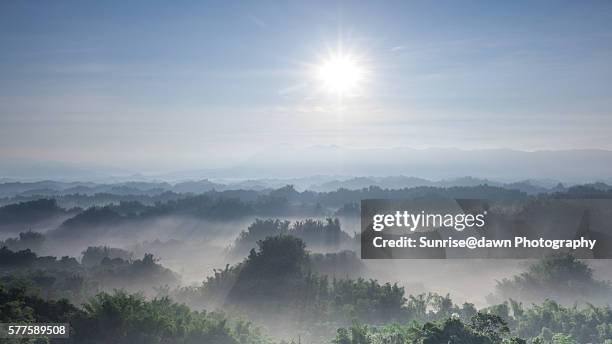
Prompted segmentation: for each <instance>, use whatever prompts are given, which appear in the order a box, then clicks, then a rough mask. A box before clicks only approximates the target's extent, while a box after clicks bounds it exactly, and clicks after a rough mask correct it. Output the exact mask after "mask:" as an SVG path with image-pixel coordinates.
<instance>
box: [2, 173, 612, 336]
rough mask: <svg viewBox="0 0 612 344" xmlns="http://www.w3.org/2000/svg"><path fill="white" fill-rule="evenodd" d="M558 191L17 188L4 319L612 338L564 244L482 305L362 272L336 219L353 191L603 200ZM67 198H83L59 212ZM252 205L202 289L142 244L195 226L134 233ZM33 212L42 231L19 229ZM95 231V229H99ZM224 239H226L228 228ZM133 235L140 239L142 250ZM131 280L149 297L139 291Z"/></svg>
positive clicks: (7, 224) (224, 332) (175, 244)
mask: <svg viewBox="0 0 612 344" xmlns="http://www.w3.org/2000/svg"><path fill="white" fill-rule="evenodd" d="M132 186H133V187H134V188H139V187H144V186H138V185H132ZM132 186H131V187H132ZM80 187H81V186H75V188H77V189H78V188H80ZM160 187H161V188H162V189H164V188H166V186H160ZM77 189H75V190H77ZM558 189H559V190H562V191H559V192H556V193H551V194H547V195H539V196H528V195H527V194H526V193H524V192H521V191H517V190H509V189H506V188H501V187H493V186H486V185H481V186H474V187H451V188H439V187H431V186H429V187H416V188H409V189H400V190H388V189H381V188H378V187H369V188H365V189H359V190H346V189H340V190H337V191H331V192H312V191H304V192H298V191H296V190H295V189H294V188H293V187H290V186H287V187H283V188H280V189H275V190H258V191H254V190H235V191H232V190H225V191H214V190H207V191H203V193H202V194H188V193H177V192H178V190H179V189H176V190H175V189H173V190H172V191H163V192H160V191H159V190H157V191H156V190H148V191H146V192H140V193H136V194H130V192H129V187H128V188H122V191H121V192H117V193H108V194H96V193H88V194H87V195H85V194H70V193H62V194H61V195H60V196H57V197H55V199H53V200H50V199H40V200H39V199H38V198H36V196H35V195H34V194H31V195H24V194H22V195H21V196H18V197H19V200H20V201H22V202H21V203H16V202H14V201H15V199H16V198H15V199H12V201H13V202H12V204H10V205H7V206H4V207H0V227H1V228H0V230H1V231H7V232H14V233H17V232H21V233H19V235H18V237H15V238H8V239H5V240H4V241H2V242H0V322H10V321H20V322H70V324H71V325H72V326H73V332H72V333H73V335H72V336H71V339H70V341H69V342H71V343H91V344H98V343H110V342H112V343H168V344H171V343H172V344H173V343H223V344H225V343H236V344H238V343H240V344H249V343H252V344H255V343H262V344H263V343H272V342H273V340H272V339H270V338H268V337H266V335H270V336H273V338H275V340H280V339H283V338H284V339H286V340H287V341H294V342H296V343H298V342H302V343H331V342H333V343H336V344H353V343H359V344H365V343H371V344H375V343H376V344H378V343H381V344H382V343H385V344H392V343H449V342H450V343H472V344H473V343H491V344H509V343H529V344H548V343H554V344H560V343H563V344H567V343H581V344H582V343H593V344H611V343H612V311H611V310H610V308H609V307H608V306H606V305H607V304H609V303H610V300H611V299H612V287H611V286H610V283H609V282H606V281H599V280H596V279H595V278H594V276H593V271H592V270H591V268H590V267H589V266H588V265H587V264H586V263H584V262H581V261H579V260H576V259H574V258H573V257H571V256H554V257H548V258H546V259H543V260H540V261H537V262H534V263H533V264H532V265H530V266H529V267H528V268H527V269H526V270H525V271H524V272H523V273H519V274H517V275H516V276H513V277H509V278H504V279H501V280H500V281H499V282H498V283H497V286H496V287H495V289H494V290H493V292H492V294H491V295H490V296H489V298H488V300H489V304H490V305H492V306H490V307H486V308H481V309H478V308H477V307H476V306H475V305H474V304H471V303H469V302H466V303H460V304H455V302H454V301H453V299H452V298H451V297H450V295H448V294H447V295H441V294H437V293H432V292H425V293H421V294H418V292H417V293H416V294H415V295H408V294H406V292H405V290H404V288H403V287H401V286H400V284H397V283H392V282H391V283H389V282H386V281H385V280H386V279H385V280H383V281H382V282H379V281H378V280H374V279H371V278H366V277H363V276H368V275H367V272H366V271H367V269H366V266H365V264H364V262H363V261H361V260H360V259H359V258H358V256H357V254H356V253H355V250H356V249H357V247H358V245H357V244H358V241H357V240H358V235H355V236H353V233H346V232H345V231H343V230H342V228H341V225H340V222H339V220H338V219H335V218H329V216H333V215H334V214H335V215H337V216H341V217H342V219H343V225H345V224H346V222H345V220H347V221H348V220H350V218H356V217H357V216H358V215H359V203H358V201H359V200H360V199H362V198H419V197H453V198H454V197H458V198H461V197H466V198H496V199H526V198H529V199H533V200H536V201H538V200H539V199H547V198H551V197H552V198H574V197H590V198H612V195H611V194H610V188H604V187H602V186H580V187H574V188H570V189H565V188H558ZM105 190H106V189H105ZM107 191H110V192H112V189H108V190H107ZM124 191H125V192H124ZM30 198H31V199H30ZM67 204H70V205H71V207H72V206H78V207H77V208H72V209H70V210H67V208H66V207H65V206H66V205H67ZM60 205H62V207H60ZM81 207H82V208H81ZM267 216H274V217H277V216H278V217H279V219H265V218H267ZM311 216H312V217H313V218H308V217H311ZM257 217H260V218H263V219H255V220H254V222H252V223H251V225H250V226H248V227H247V225H246V224H244V225H241V227H238V228H237V229H235V231H234V232H232V234H231V235H232V236H231V237H230V238H234V237H235V236H234V235H235V234H236V233H239V230H240V229H243V228H245V227H247V228H246V230H243V231H242V232H240V233H239V234H238V237H237V239H236V240H234V241H233V243H232V244H231V245H230V250H229V252H230V253H231V255H229V256H232V257H233V258H232V259H236V257H238V258H239V259H242V260H241V261H240V262H238V263H236V264H227V265H226V266H225V268H223V269H217V270H214V271H213V274H212V275H210V276H208V277H206V280H205V281H204V282H203V283H202V284H200V285H196V286H180V280H179V276H178V274H176V273H174V272H172V271H171V270H169V269H167V268H165V267H164V266H162V264H161V263H160V261H159V260H158V259H157V258H155V257H154V256H153V255H151V254H146V252H151V251H147V249H149V248H150V247H153V246H156V245H157V246H164V247H166V246H167V251H180V250H181V249H182V248H184V247H185V245H184V241H188V240H190V237H186V238H183V239H182V240H183V241H177V240H174V239H170V240H168V241H159V240H154V239H155V238H151V237H149V236H148V235H145V236H142V235H141V234H142V233H145V232H144V231H146V230H150V227H153V224H154V223H155V221H156V220H158V219H162V218H195V219H197V220H198V221H200V220H202V222H196V223H197V225H195V226H194V227H193V230H194V231H198V232H203V233H207V235H208V236H204V237H199V238H203V239H201V240H206V239H215V238H214V236H211V235H210V233H211V231H210V229H209V228H208V223H209V222H208V221H210V222H214V221H216V222H218V223H229V221H230V220H235V219H241V218H244V219H245V221H244V222H243V223H248V222H246V221H251V220H252V219H254V218H257ZM286 218H291V219H292V220H291V221H288V220H285V219H286ZM58 219H59V220H58ZM204 220H205V221H204ZM54 221H56V222H57V221H59V222H57V226H55V225H54V224H55V223H56V222H54ZM39 222H43V223H45V226H46V227H45V229H50V231H48V232H46V233H45V234H44V235H43V234H41V233H39V232H36V231H31V230H28V229H30V227H28V226H29V225H31V224H34V223H39ZM24 228H25V229H24ZM37 228H38V227H37ZM349 228H350V227H349ZM15 229H19V230H18V231H15ZM22 229H23V230H22ZM160 229H161V230H166V229H167V228H165V227H163V226H162V227H160ZM34 230H36V228H34ZM345 230H346V227H345ZM128 235H131V236H132V237H139V238H140V239H139V240H142V238H143V237H144V238H147V240H149V239H151V240H152V241H151V242H143V241H132V242H131V245H133V246H128V245H124V246H121V247H122V249H119V248H116V247H110V246H105V245H107V244H106V242H105V241H104V240H103V239H104V238H106V239H107V238H115V237H120V238H121V239H120V240H122V239H123V237H124V236H128ZM98 237H100V238H103V239H102V240H98V241H96V240H93V239H94V238H98ZM79 240H81V241H79ZM166 240H167V239H166ZM64 242H68V244H67V245H72V243H73V242H74V243H76V244H78V245H82V243H87V244H86V245H84V246H78V249H76V250H74V251H73V253H76V255H77V256H78V252H81V250H82V253H81V256H80V257H79V259H78V260H77V259H76V258H73V257H69V256H62V257H55V256H49V255H48V254H50V252H52V251H49V249H50V247H53V245H56V248H57V246H58V243H59V244H62V245H63V244H64ZM115 242H116V241H115ZM230 242H231V241H230ZM223 243H224V245H225V246H224V247H227V245H228V239H227V237H225V238H224V241H223ZM76 244H75V246H76ZM98 245H100V246H98ZM87 246H89V247H87ZM59 247H60V248H61V247H62V246H61V245H59ZM136 247H141V249H140V250H137V251H135V252H139V253H138V254H136V255H135V254H133V253H132V252H131V251H134V249H135V248H136ZM196 247H197V248H198V249H202V250H205V249H204V248H201V247H200V246H197V245H196ZM202 247H208V246H202ZM307 248H308V250H307ZM75 251H76V252H75ZM55 252H58V251H55ZM59 252H61V254H58V256H61V255H63V254H64V253H63V252H64V251H59ZM218 252H221V251H218ZM51 254H52V253H51ZM156 255H157V254H156ZM186 255H188V253H186ZM135 256H136V257H142V258H139V259H135V258H134V257H135ZM191 260H193V261H191ZM227 261H232V260H229V259H228V260H227ZM227 261H223V263H222V264H223V265H225V263H226V262H227ZM233 261H234V262H236V260H233ZM164 262H167V260H166V259H165V258H164ZM190 263H192V264H194V265H197V264H200V263H202V262H201V261H199V260H198V259H196V258H194V259H190ZM223 265H219V266H223ZM169 266H172V265H169ZM209 266H211V265H209ZM212 266H216V265H212ZM176 271H180V270H176ZM181 273H182V271H181ZM198 276H201V275H198ZM418 278H419V277H418V276H416V277H415V279H418ZM389 280H391V281H397V280H398V279H389ZM115 288H117V289H119V290H118V291H113V289H115ZM425 290H427V289H425ZM137 291H141V292H145V291H146V293H137V294H132V293H134V292H137ZM483 292H487V291H485V290H483ZM589 302H596V305H597V306H596V305H592V304H589ZM574 303H575V304H574ZM571 304H574V305H573V306H568V305H571ZM214 309H222V310H223V312H225V314H227V315H225V314H221V313H219V312H211V310H214ZM239 319H248V320H249V321H252V322H253V323H250V322H247V321H242V320H239ZM260 328H261V330H260ZM264 332H265V333H266V335H264V334H263V333H264Z"/></svg>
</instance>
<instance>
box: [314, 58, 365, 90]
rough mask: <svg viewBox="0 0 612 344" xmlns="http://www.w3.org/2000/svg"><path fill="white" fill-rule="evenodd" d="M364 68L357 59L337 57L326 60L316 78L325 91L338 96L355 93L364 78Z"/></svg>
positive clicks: (319, 67) (318, 70)
mask: <svg viewBox="0 0 612 344" xmlns="http://www.w3.org/2000/svg"><path fill="white" fill-rule="evenodd" d="M364 74H365V71H364V68H363V67H362V66H361V65H360V63H359V61H358V60H357V58H356V57H354V56H350V55H336V56H331V57H329V58H328V59H326V60H324V61H323V62H322V63H321V64H320V65H319V66H318V68H317V70H316V78H317V79H318V80H319V81H320V82H321V84H322V87H323V88H324V90H325V91H327V92H331V93H335V94H337V95H350V94H352V93H354V92H355V91H356V90H357V88H358V86H359V85H360V84H361V82H362V81H363V78H364Z"/></svg>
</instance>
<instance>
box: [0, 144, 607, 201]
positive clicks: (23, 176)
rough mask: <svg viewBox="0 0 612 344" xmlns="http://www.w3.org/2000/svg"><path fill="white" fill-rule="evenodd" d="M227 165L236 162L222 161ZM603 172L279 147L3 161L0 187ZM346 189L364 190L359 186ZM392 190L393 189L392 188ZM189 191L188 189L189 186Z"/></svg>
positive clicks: (541, 154)
mask: <svg viewBox="0 0 612 344" xmlns="http://www.w3.org/2000/svg"><path fill="white" fill-rule="evenodd" d="M227 161H241V160H239V159H233V158H232V157H228V159H227ZM202 166H206V168H202ZM609 171H612V151H608V150H598V149H593V150H558V151H533V152H528V151H518V150H510V149H486V150H461V149H455V148H428V149H413V148H389V149H383V148H375V149H360V148H346V147H340V146H314V147H309V148H295V147H290V146H279V147H276V148H274V149H272V150H270V149H267V150H265V151H262V152H261V153H259V154H256V155H254V156H251V157H250V158H249V159H247V160H242V161H241V162H237V163H234V164H231V165H226V166H221V165H219V164H213V163H210V162H208V161H207V160H206V158H203V159H202V160H201V161H199V162H197V163H195V164H194V165H193V166H192V167H188V168H185V169H183V170H176V168H168V167H165V166H153V165H151V166H120V167H116V166H90V165H89V166H88V165H84V164H75V163H70V162H63V163H62V162H45V161H31V160H29V161H28V160H19V161H14V160H11V159H5V160H3V161H2V162H0V175H1V176H2V177H3V179H0V181H4V182H8V181H40V180H59V181H84V182H98V183H116V182H126V181H147V182H151V181H164V182H183V181H187V180H202V179H210V180H214V181H217V182H219V183H222V184H236V181H245V180H249V179H258V180H262V179H266V180H267V182H261V181H259V182H256V183H255V184H256V185H254V187H256V188H257V187H264V188H265V187H277V186H279V185H281V184H287V181H283V182H282V183H281V184H278V182H275V181H274V180H275V179H286V180H291V179H296V181H295V183H293V184H295V185H296V187H298V188H300V187H301V188H307V187H310V186H313V185H319V184H324V183H327V182H330V181H332V180H333V179H339V180H342V179H349V178H351V177H357V176H374V177H382V176H413V177H416V178H420V179H427V180H429V181H431V180H448V179H456V178H462V177H465V176H472V177H474V178H486V179H489V180H492V181H497V182H504V183H510V182H516V181H521V180H525V179H545V180H548V181H551V182H550V183H553V184H556V183H557V182H563V183H589V182H597V181H602V182H610V177H609ZM312 176H324V177H323V178H320V177H312ZM327 176H336V177H332V178H329V177H327ZM354 182H355V183H357V184H360V185H364V184H363V183H360V182H359V181H354ZM367 183H369V181H368V182H366V184H367ZM385 183H391V184H393V183H394V182H393V181H391V180H385V181H384V182H383V184H385ZM399 183H400V184H403V183H407V185H405V186H414V185H428V184H427V183H426V182H425V181H420V180H417V179H415V180H413V181H406V180H402V181H400V182H399ZM415 183H416V184H415ZM423 183H425V184H423ZM550 183H549V184H550ZM184 186H186V185H184ZM381 186H383V187H384V185H381ZM393 186H394V187H395V184H393ZM549 186H550V185H549ZM199 187H201V186H199ZM213 187H216V186H215V185H210V186H204V188H205V190H208V189H210V188H213ZM322 187H323V188H325V186H322ZM248 188H251V187H248ZM189 189H190V190H192V189H191V187H189ZM192 191H194V190H192Z"/></svg>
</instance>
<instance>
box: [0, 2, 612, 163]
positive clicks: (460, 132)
mask: <svg viewBox="0 0 612 344" xmlns="http://www.w3.org/2000/svg"><path fill="white" fill-rule="evenodd" d="M340 43H341V44H342V46H344V47H345V51H349V52H350V54H353V55H355V56H358V57H359V59H360V65H361V66H362V67H363V68H365V69H367V71H368V74H367V78H366V79H365V80H363V81H362V82H361V84H360V85H359V89H360V92H359V94H358V95H356V96H354V97H347V98H348V99H344V100H342V102H341V104H340V103H339V102H338V100H337V97H335V96H334V95H330V94H325V93H324V92H320V91H319V90H318V87H317V85H316V81H315V80H313V75H312V74H313V73H312V69H313V66H315V67H316V66H317V65H318V64H320V63H321V61H323V60H325V56H326V55H327V54H328V52H329V51H330V49H331V50H334V49H336V47H337V46H338V44H340ZM610 61H612V3H611V2H609V1H580V2H578V1H524V2H523V1H504V2H501V1H500V2H493V1H461V2H460V1H436V2H433V1H416V2H411V1H383V2H375V1H363V2H361V1H344V2H333V1H303V2H297V1H287V2H285V1H282V2H281V1H276V2H266V1H248V2H246V1H245V2H234V1H210V2H207V1H193V2H190V1H181V2H170V1H129V2H128V1H99V2H93V1H47V2H42V1H3V2H0V157H2V158H3V159H17V160H45V161H60V162H71V163H82V164H100V165H108V166H128V167H130V168H134V169H142V170H151V169H156V170H171V169H180V168H195V167H210V166H226V165H231V164H233V163H235V162H240V161H243V160H246V159H248V158H249V157H250V156H253V155H257V154H262V152H266V151H269V150H273V149H274V147H278V146H292V147H311V146H317V147H318V146H327V145H340V146H347V147H363V148H384V147H416V148H424V147H456V148H463V149H480V148H512V149H519V150H539V149H574V148H601V149H612V140H610V132H612V113H611V110H612V87H611V85H610V83H611V82H610V80H612V65H611V63H610Z"/></svg>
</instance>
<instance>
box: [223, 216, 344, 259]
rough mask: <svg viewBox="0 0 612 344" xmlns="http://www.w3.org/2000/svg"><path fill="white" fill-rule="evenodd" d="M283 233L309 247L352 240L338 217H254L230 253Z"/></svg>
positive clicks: (241, 251)
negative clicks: (301, 219) (341, 225)
mask: <svg viewBox="0 0 612 344" xmlns="http://www.w3.org/2000/svg"><path fill="white" fill-rule="evenodd" d="M285 234H288V235H291V236H294V237H297V238H300V239H302V240H303V241H304V242H306V243H307V244H308V246H309V247H338V246H339V245H341V244H343V243H348V242H350V241H351V240H352V239H351V237H350V236H349V235H348V234H346V233H345V232H343V231H342V230H341V227H340V221H339V220H338V219H332V218H327V219H326V220H325V221H321V220H314V219H306V220H303V221H296V222H294V223H293V224H291V223H290V222H289V221H282V220H279V219H267V220H261V219H255V221H254V222H253V223H252V224H251V225H250V226H249V227H248V228H247V230H246V231H242V232H240V234H239V235H238V238H237V239H236V240H235V242H234V244H233V245H232V253H233V254H234V255H237V256H239V255H243V254H245V253H246V252H248V251H249V250H250V249H252V248H255V246H256V243H257V242H258V241H260V240H264V239H266V238H267V237H272V236H277V235H285Z"/></svg>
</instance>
